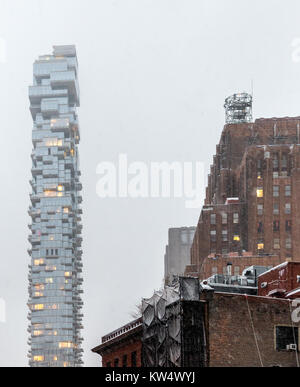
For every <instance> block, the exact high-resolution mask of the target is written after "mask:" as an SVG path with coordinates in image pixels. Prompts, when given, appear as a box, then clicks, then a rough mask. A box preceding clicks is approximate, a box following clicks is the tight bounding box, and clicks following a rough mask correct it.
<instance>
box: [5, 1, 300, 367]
mask: <svg viewBox="0 0 300 387" xmlns="http://www.w3.org/2000/svg"><path fill="white" fill-rule="evenodd" d="M299 14H300V3H299V1H298V0H294V1H292V0H286V1H283V0H281V1H278V0H272V1H270V0H259V1H257V0H249V1H248V0H244V1H240V0H227V1H222V0H201V1H200V0H152V1H151V0H86V1H83V0H18V1H17V0H0V47H1V49H0V109H1V121H0V131H1V145H2V146H1V152H0V168H1V169H0V172H1V186H2V189H1V190H0V214H1V217H0V229H1V230H0V231H1V232H0V238H1V257H0V298H2V299H4V300H5V302H6V307H7V310H6V312H7V313H6V323H2V322H1V321H0V366H26V365H27V358H26V355H27V349H28V347H27V343H26V342H27V336H28V334H27V324H28V322H27V307H26V302H27V286H28V283H27V275H28V264H29V262H30V261H29V257H28V255H27V252H26V250H27V248H28V247H29V244H28V242H27V236H28V234H29V230H28V228H27V224H28V223H30V218H29V216H28V214H27V208H28V206H29V196H28V194H29V192H30V185H29V183H28V181H29V179H30V168H31V159H30V153H31V150H32V144H31V130H32V119H31V115H30V112H29V101H28V86H29V85H30V84H31V82H32V63H33V61H34V60H35V59H36V58H37V57H38V56H39V55H42V54H50V53H51V52H52V45H59V44H75V45H76V47H77V53H78V59H79V80H80V89H81V108H80V109H79V119H80V124H81V136H82V141H81V144H80V158H81V171H82V183H83V187H84V189H83V199H84V202H83V210H84V215H83V226H84V228H83V238H84V243H83V251H84V255H83V262H84V272H83V275H84V279H85V282H84V290H85V294H84V302H85V306H84V314H85V318H84V326H85V329H84V331H83V336H84V339H85V341H84V350H85V355H84V360H85V365H87V366H97V365H99V361H100V358H99V357H98V355H95V354H93V353H91V351H90V349H91V348H93V347H94V346H96V345H98V344H99V343H100V340H101V336H102V335H104V334H106V333H108V332H110V331H112V330H114V329H116V328H118V327H119V326H121V325H122V324H124V323H127V322H128V321H129V320H130V319H131V316H130V313H131V312H133V311H134V310H135V305H136V304H138V303H139V301H140V299H141V297H149V296H151V294H152V291H153V290H154V289H155V288H158V287H160V285H161V282H162V278H163V256H164V249H165V245H166V243H167V235H168V228H169V227H180V226H194V225H196V223H197V220H198V217H199V213H200V210H197V209H192V210H188V209H186V208H185V203H184V199H172V200H168V199H156V200H155V199H135V200H133V199H110V200H108V199H107V200H104V199H100V198H99V197H98V196H97V194H96V184H97V180H98V176H97V175H96V167H97V165H98V164H99V163H100V162H102V161H109V162H117V160H118V156H119V154H120V153H122V154H127V155H128V159H129V161H141V162H145V163H150V162H152V161H157V162H159V161H167V162H173V161H179V162H183V161H187V162H188V161H202V162H204V163H205V167H206V170H207V169H208V168H209V165H210V163H211V161H212V157H213V154H214V153H215V145H216V143H217V142H218V141H219V136H220V133H221V130H222V127H223V124H224V111H223V103H224V99H225V97H226V96H228V95H230V94H232V93H234V92H239V91H248V92H251V84H252V81H253V87H254V117H255V118H258V117H274V116H298V115H300V62H298V55H297V47H299V46H300V40H297V38H299V37H300V25H299ZM293 44H294V46H293ZM203 196H204V192H203Z"/></svg>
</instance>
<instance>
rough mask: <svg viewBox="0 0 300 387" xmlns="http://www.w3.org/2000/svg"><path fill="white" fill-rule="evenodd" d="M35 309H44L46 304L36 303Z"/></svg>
mask: <svg viewBox="0 0 300 387" xmlns="http://www.w3.org/2000/svg"><path fill="white" fill-rule="evenodd" d="M34 309H35V310H43V309H44V304H36V305H34Z"/></svg>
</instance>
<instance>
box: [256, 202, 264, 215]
mask: <svg viewBox="0 0 300 387" xmlns="http://www.w3.org/2000/svg"><path fill="white" fill-rule="evenodd" d="M263 214H264V206H263V204H258V205H257V215H263Z"/></svg>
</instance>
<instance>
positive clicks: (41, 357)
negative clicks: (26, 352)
mask: <svg viewBox="0 0 300 387" xmlns="http://www.w3.org/2000/svg"><path fill="white" fill-rule="evenodd" d="M44 359H45V358H44V356H34V357H33V361H36V362H41V361H44Z"/></svg>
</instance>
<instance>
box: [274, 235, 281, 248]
mask: <svg viewBox="0 0 300 387" xmlns="http://www.w3.org/2000/svg"><path fill="white" fill-rule="evenodd" d="M274 249H275V250H278V249H280V239H279V238H275V239H274Z"/></svg>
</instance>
